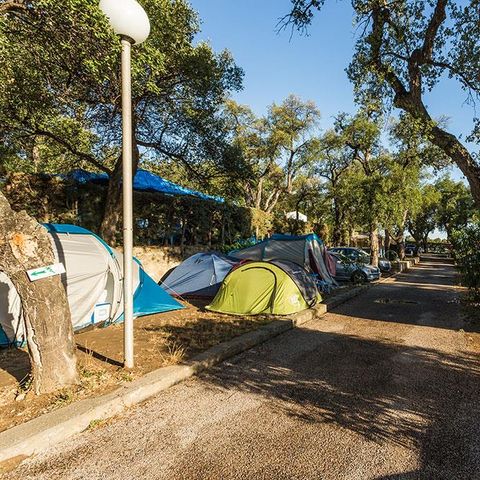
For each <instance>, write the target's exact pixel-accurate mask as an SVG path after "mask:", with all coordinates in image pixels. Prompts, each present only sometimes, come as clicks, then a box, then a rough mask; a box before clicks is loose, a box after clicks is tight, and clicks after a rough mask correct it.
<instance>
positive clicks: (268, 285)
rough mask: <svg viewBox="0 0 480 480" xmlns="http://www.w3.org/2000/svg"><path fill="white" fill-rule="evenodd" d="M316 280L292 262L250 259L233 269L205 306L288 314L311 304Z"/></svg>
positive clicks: (248, 312) (246, 312) (228, 310)
mask: <svg viewBox="0 0 480 480" xmlns="http://www.w3.org/2000/svg"><path fill="white" fill-rule="evenodd" d="M319 298H320V295H319V293H318V290H317V287H316V286H315V280H314V279H313V278H312V277H311V276H310V275H308V274H307V272H306V271H305V270H304V269H303V268H302V267H301V266H299V265H296V264H295V263H293V262H286V261H282V262H280V261H272V262H248V263H245V264H243V265H241V266H239V267H237V268H234V269H233V270H232V271H231V272H230V273H229V274H228V275H227V276H226V277H225V280H224V281H223V283H222V286H221V287H220V290H219V291H218V293H217V295H216V296H215V298H214V299H213V301H212V303H211V304H210V305H208V306H207V307H206V308H207V309H208V310H212V311H214V312H220V313H230V314H237V315H238V314H240V315H259V314H262V313H270V314H274V315H289V314H292V313H296V312H300V311H302V310H305V309H307V308H310V307H312V306H313V305H315V303H317V301H318V300H319Z"/></svg>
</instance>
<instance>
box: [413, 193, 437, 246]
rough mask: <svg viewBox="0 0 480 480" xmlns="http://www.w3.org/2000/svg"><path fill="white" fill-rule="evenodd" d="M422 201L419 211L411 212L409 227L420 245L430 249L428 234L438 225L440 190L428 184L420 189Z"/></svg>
mask: <svg viewBox="0 0 480 480" xmlns="http://www.w3.org/2000/svg"><path fill="white" fill-rule="evenodd" d="M420 193H421V195H420V202H419V205H418V208H417V211H416V212H415V213H413V214H410V216H409V218H408V220H407V228H408V231H409V232H410V235H411V236H412V237H413V238H414V239H415V242H416V243H417V245H418V246H422V247H423V250H424V251H425V252H426V251H427V250H428V236H429V235H430V233H431V232H433V231H434V230H435V227H436V225H437V218H436V213H437V209H438V205H439V202H440V192H439V191H438V190H437V188H436V187H435V186H434V185H431V184H426V185H424V186H423V187H422V188H421V191H420Z"/></svg>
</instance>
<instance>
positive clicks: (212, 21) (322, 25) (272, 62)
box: [190, 0, 475, 179]
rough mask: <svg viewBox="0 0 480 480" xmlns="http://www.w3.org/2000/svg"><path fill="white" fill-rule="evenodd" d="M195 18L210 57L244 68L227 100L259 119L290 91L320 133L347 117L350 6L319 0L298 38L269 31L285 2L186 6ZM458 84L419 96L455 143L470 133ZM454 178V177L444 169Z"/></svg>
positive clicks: (207, 1) (198, 0) (241, 0)
mask: <svg viewBox="0 0 480 480" xmlns="http://www.w3.org/2000/svg"><path fill="white" fill-rule="evenodd" d="M190 3H191V5H192V7H193V8H194V9H195V10H196V11H197V12H198V13H199V16H200V19H201V21H202V32H201V33H200V34H199V35H198V37H197V40H198V41H200V40H207V41H209V42H210V44H211V45H212V46H213V48H214V49H215V50H216V51H220V50H223V49H228V50H230V51H231V52H232V54H233V57H234V59H235V61H236V63H237V64H238V65H239V66H240V67H242V68H243V69H244V72H245V77H244V89H243V90H242V91H241V92H238V93H235V94H234V95H233V98H234V99H235V100H236V101H238V102H239V103H242V104H247V105H249V106H250V107H251V108H252V109H253V110H254V112H255V113H256V114H257V115H263V114H265V113H266V111H267V107H268V106H269V105H270V104H271V103H272V102H276V103H280V102H282V101H283V100H284V99H285V98H286V97H287V96H288V95H289V94H291V93H294V94H296V95H298V96H299V97H301V98H302V99H304V100H313V101H314V102H315V103H316V104H317V106H318V107H319V109H320V111H321V113H322V122H321V128H322V129H327V128H329V127H331V126H332V124H333V116H334V115H336V114H337V113H338V112H341V111H346V112H351V113H353V112H355V109H356V107H355V104H354V99H353V90H352V85H351V84H350V82H349V80H348V78H347V74H346V73H345V68H346V67H347V66H348V64H349V62H350V59H351V58H352V54H353V50H354V44H355V38H356V33H355V28H354V26H353V16H352V9H351V6H350V2H349V1H346V0H343V1H342V0H327V1H326V3H325V6H324V7H323V9H322V12H321V13H320V14H318V13H317V15H316V16H315V18H314V20H313V23H312V25H311V26H310V28H309V30H308V36H301V35H300V34H299V33H297V32H294V34H293V36H291V30H290V29H288V30H286V31H282V32H280V33H277V31H276V30H277V24H278V20H279V18H281V17H282V16H283V15H285V14H286V13H288V12H289V8H290V0H190ZM465 99H466V94H465V93H464V92H462V91H461V89H460V87H459V85H458V84H457V83H456V82H455V81H452V80H449V79H447V78H444V79H442V81H441V82H440V84H439V85H438V86H437V87H436V88H435V89H434V91H433V92H431V93H429V94H428V95H427V96H426V104H427V105H428V109H429V111H430V113H431V115H432V116H433V117H434V118H438V117H440V116H447V117H449V121H448V129H449V130H450V131H451V132H452V133H454V134H456V135H460V136H462V137H465V136H466V135H468V134H469V133H470V130H471V128H472V118H473V117H474V116H475V112H474V110H473V108H472V107H471V106H469V105H466V104H465ZM450 173H451V175H452V177H453V178H455V179H460V178H462V175H461V172H460V171H459V170H458V169H456V168H452V170H451V172H450Z"/></svg>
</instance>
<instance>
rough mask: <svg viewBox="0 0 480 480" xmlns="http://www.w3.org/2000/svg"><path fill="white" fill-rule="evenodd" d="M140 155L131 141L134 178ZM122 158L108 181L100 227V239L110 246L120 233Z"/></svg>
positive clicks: (115, 242)
mask: <svg viewBox="0 0 480 480" xmlns="http://www.w3.org/2000/svg"><path fill="white" fill-rule="evenodd" d="M139 158H140V155H139V151H138V146H137V144H136V142H135V140H134V141H133V152H132V174H133V176H134V177H135V174H136V173H137V168H138V161H139ZM122 161H123V160H122V156H120V157H119V158H118V160H117V162H116V164H115V168H114V169H113V172H112V173H111V174H110V179H109V181H108V189H107V197H106V199H105V210H104V213H103V219H102V224H101V225H100V235H101V237H102V238H103V239H104V240H105V241H106V242H107V243H108V244H109V245H112V246H115V245H116V244H117V236H118V235H119V234H120V233H121V232H122V224H121V222H122Z"/></svg>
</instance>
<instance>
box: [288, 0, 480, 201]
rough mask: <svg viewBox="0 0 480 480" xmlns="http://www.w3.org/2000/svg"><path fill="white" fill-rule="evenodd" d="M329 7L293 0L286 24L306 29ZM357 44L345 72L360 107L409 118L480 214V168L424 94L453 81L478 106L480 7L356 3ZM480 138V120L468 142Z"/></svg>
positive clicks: (442, 0)
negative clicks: (385, 108)
mask: <svg viewBox="0 0 480 480" xmlns="http://www.w3.org/2000/svg"><path fill="white" fill-rule="evenodd" d="M324 3H325V2H324V0H292V10H291V12H290V14H289V15H287V16H286V17H285V18H284V19H283V25H288V24H291V25H293V26H294V27H297V28H299V29H305V28H306V27H307V26H308V25H309V24H310V23H311V21H312V19H313V16H314V11H315V10H320V9H321V7H322V6H323V4H324ZM352 6H353V9H354V12H355V23H356V24H357V25H359V26H360V28H359V31H360V32H361V33H360V37H359V39H358V41H357V43H356V47H355V54H354V56H353V59H352V63H351V64H350V66H349V68H348V75H349V78H350V79H351V81H352V82H353V84H354V86H355V91H356V94H357V96H358V98H359V100H360V101H365V100H367V101H368V100H370V99H372V98H375V99H379V98H381V99H383V100H384V102H385V104H386V105H388V104H389V103H393V105H394V106H395V107H397V108H399V109H401V110H403V111H404V112H407V113H409V114H410V115H411V116H412V117H413V118H414V119H416V120H418V121H419V122H420V124H421V125H422V127H423V133H424V135H425V136H427V137H428V139H429V140H430V141H431V142H432V143H433V144H434V145H436V146H437V147H438V148H439V149H441V150H442V151H443V152H444V153H445V154H446V155H447V156H448V157H449V158H451V159H452V161H453V162H455V163H456V165H457V166H458V167H459V168H460V170H461V171H462V173H463V174H464V175H465V177H466V179H467V181H468V183H469V185H470V189H471V192H472V195H473V198H474V200H475V203H476V204H477V207H480V164H479V161H478V158H476V155H475V154H474V153H471V152H469V151H468V150H467V148H466V146H465V145H464V144H463V143H462V142H461V141H460V140H459V138H457V137H456V136H455V135H453V134H452V133H450V132H448V131H447V130H446V129H445V128H444V127H443V126H442V125H440V124H439V123H438V122H436V121H435V120H434V119H433V118H432V116H431V114H430V113H429V111H428V107H427V105H426V103H425V93H426V92H428V91H430V90H432V89H433V88H434V87H435V86H436V85H437V84H438V82H439V81H440V79H441V77H442V76H448V77H450V78H452V79H455V80H456V81H457V82H458V83H459V85H460V88H461V89H463V90H464V91H465V92H466V94H467V95H468V97H467V98H468V100H469V101H471V102H473V101H474V100H475V99H476V98H478V95H479V93H480V77H479V76H478V70H479V68H480V58H479V56H478V49H479V38H480V9H479V8H478V0H469V1H467V2H465V3H463V4H460V3H459V2H454V1H452V0H429V1H420V0H400V1H392V2H387V1H383V0H366V1H352ZM479 137H480V119H478V118H477V119H476V120H475V121H474V124H473V131H472V135H471V139H472V140H474V139H478V138H479Z"/></svg>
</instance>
